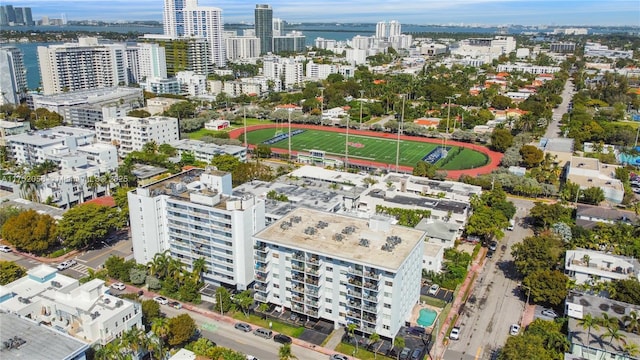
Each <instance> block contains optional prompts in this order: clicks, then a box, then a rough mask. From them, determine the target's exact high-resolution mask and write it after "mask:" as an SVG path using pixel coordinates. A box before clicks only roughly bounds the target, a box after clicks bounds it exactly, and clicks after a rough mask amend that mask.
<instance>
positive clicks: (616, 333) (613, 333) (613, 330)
mask: <svg viewBox="0 0 640 360" xmlns="http://www.w3.org/2000/svg"><path fill="white" fill-rule="evenodd" d="M607 336H608V337H609V346H611V347H613V344H612V343H613V340H614V339H615V340H616V342H624V338H625V337H627V336H626V335H625V334H623V333H621V332H620V329H618V327H616V326H610V327H607V332H606V333H604V335H602V337H603V338H605V337H607Z"/></svg>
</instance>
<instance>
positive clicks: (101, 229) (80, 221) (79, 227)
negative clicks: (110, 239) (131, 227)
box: [57, 204, 122, 249]
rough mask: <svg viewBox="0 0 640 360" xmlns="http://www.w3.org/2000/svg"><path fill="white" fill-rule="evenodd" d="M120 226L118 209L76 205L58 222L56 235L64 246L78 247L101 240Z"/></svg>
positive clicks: (95, 243)
mask: <svg viewBox="0 0 640 360" xmlns="http://www.w3.org/2000/svg"><path fill="white" fill-rule="evenodd" d="M121 226H122V223H121V219H120V216H119V214H118V210H117V209H114V208H111V207H108V206H100V205H95V204H82V205H78V206H76V207H74V208H72V209H70V210H68V211H67V212H65V213H64V215H63V216H62V220H60V221H59V222H58V232H57V233H58V236H60V238H61V239H62V241H63V243H64V244H65V245H66V246H69V247H72V248H76V249H80V248H84V247H86V246H93V245H97V244H99V243H100V242H101V241H103V240H104V239H105V238H106V237H107V235H108V234H109V233H110V232H111V231H114V230H116V229H118V228H119V227H121Z"/></svg>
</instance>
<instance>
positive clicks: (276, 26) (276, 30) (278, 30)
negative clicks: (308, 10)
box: [273, 18, 284, 36]
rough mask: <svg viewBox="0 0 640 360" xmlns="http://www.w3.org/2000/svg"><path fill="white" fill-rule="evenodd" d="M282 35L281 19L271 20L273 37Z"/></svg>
mask: <svg viewBox="0 0 640 360" xmlns="http://www.w3.org/2000/svg"><path fill="white" fill-rule="evenodd" d="M280 35H284V22H283V21H282V19H278V18H273V36H280Z"/></svg>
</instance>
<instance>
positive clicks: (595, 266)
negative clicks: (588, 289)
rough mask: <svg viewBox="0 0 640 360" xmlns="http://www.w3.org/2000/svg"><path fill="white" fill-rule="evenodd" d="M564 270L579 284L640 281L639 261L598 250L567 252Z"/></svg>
mask: <svg viewBox="0 0 640 360" xmlns="http://www.w3.org/2000/svg"><path fill="white" fill-rule="evenodd" d="M564 268H565V273H566V274H567V275H568V276H570V277H571V278H573V279H575V280H576V283H578V284H584V283H593V282H596V281H611V280H624V279H636V280H640V271H639V269H640V263H638V260H636V259H634V258H628V257H624V256H618V255H612V254H607V253H604V252H602V251H596V250H587V249H576V250H567V253H566V255H565V267H564Z"/></svg>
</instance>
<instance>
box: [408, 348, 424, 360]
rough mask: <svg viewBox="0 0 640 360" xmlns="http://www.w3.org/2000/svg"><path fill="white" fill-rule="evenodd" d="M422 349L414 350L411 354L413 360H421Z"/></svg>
mask: <svg viewBox="0 0 640 360" xmlns="http://www.w3.org/2000/svg"><path fill="white" fill-rule="evenodd" d="M422 351H423V349H422V348H417V349H415V350H413V353H412V354H411V360H420V359H421V356H422Z"/></svg>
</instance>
